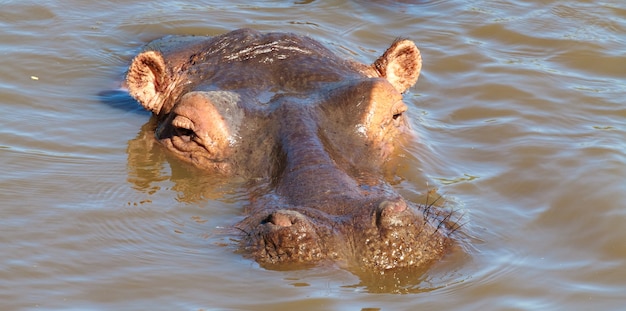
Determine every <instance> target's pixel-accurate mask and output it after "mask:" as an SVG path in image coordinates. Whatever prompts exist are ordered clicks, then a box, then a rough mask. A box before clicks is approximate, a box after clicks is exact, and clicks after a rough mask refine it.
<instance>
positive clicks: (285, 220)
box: [267, 213, 293, 227]
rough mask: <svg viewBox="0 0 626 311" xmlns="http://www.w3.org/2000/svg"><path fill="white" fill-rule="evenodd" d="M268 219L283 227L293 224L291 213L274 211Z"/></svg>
mask: <svg viewBox="0 0 626 311" xmlns="http://www.w3.org/2000/svg"><path fill="white" fill-rule="evenodd" d="M267 221H268V222H270V223H272V224H274V225H276V226H281V227H289V226H291V225H292V224H293V222H292V221H291V218H290V217H289V215H285V214H283V213H272V214H271V215H269V217H268V218H267Z"/></svg>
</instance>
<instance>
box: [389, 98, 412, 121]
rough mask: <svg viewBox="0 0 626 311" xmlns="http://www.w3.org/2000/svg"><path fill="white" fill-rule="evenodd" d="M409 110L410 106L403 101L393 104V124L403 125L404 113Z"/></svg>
mask: <svg viewBox="0 0 626 311" xmlns="http://www.w3.org/2000/svg"><path fill="white" fill-rule="evenodd" d="M407 110H408V107H407V106H406V105H405V104H404V103H403V102H398V103H396V104H395V105H393V108H392V110H391V111H392V113H393V115H392V118H393V124H394V125H395V126H400V125H402V123H401V122H402V114H403V113H404V112H406V111H407Z"/></svg>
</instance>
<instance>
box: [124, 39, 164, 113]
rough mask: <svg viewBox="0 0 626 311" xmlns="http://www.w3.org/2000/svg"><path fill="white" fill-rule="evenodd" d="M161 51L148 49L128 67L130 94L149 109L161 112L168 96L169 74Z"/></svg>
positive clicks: (127, 82)
mask: <svg viewBox="0 0 626 311" xmlns="http://www.w3.org/2000/svg"><path fill="white" fill-rule="evenodd" d="M166 70H167V69H166V66H165V61H164V60H163V56H162V55H161V53H159V52H156V51H146V52H143V53H141V54H139V55H137V56H136V57H135V58H134V59H133V62H132V63H131V64H130V68H128V73H127V74H126V85H127V87H128V90H129V92H130V95H131V96H132V97H134V98H135V99H136V100H137V101H139V103H140V104H141V105H142V106H143V107H144V108H145V109H146V110H149V111H152V112H153V113H155V114H157V115H158V114H159V112H160V111H161V107H162V106H163V102H164V100H165V98H166V96H167V94H165V93H166V91H167V85H168V83H169V78H168V77H169V76H168V74H167V71H166Z"/></svg>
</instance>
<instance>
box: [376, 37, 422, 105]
mask: <svg viewBox="0 0 626 311" xmlns="http://www.w3.org/2000/svg"><path fill="white" fill-rule="evenodd" d="M372 66H373V67H374V69H376V71H378V74H379V75H380V76H381V77H383V78H386V79H387V80H388V81H389V82H390V83H391V84H392V85H393V86H394V87H395V88H396V90H398V92H400V93H404V92H405V91H406V90H408V89H409V88H410V87H411V86H413V84H415V82H417V78H418V77H419V75H420V70H421V69H422V56H421V54H420V51H419V50H418V49H417V47H416V46H415V43H413V41H410V40H404V39H398V40H396V41H395V42H394V43H392V44H391V47H389V48H388V49H387V51H385V54H383V55H382V56H381V57H379V58H378V59H377V60H376V61H375V62H374V64H373V65H372Z"/></svg>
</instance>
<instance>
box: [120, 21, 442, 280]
mask: <svg viewBox="0 0 626 311" xmlns="http://www.w3.org/2000/svg"><path fill="white" fill-rule="evenodd" d="M420 69H421V56H420V53H419V50H418V49H417V48H416V47H415V45H414V43H413V42H411V41H408V40H396V41H395V42H394V43H393V44H392V45H391V47H390V48H389V49H388V50H387V51H386V52H385V53H384V54H383V55H382V56H380V57H379V58H378V59H377V60H376V61H375V62H374V63H373V64H372V65H365V64H361V63H357V62H354V61H350V60H344V59H342V58H339V57H337V56H336V55H334V54H333V53H332V52H330V51H329V50H328V49H326V48H325V47H323V46H322V45H321V44H320V43H318V42H316V41H314V40H312V39H310V38H307V37H303V36H298V35H294V34H288V33H265V34H264V33H259V32H256V31H254V30H249V29H242V30H236V31H233V32H230V33H226V34H224V35H221V36H217V37H192V36H189V37H165V38H163V39H159V40H156V41H154V42H152V43H150V44H148V45H147V46H146V47H145V48H144V50H143V51H142V52H141V53H140V54H139V55H138V56H136V57H135V58H134V60H133V61H132V64H131V65H130V68H129V70H128V74H127V80H126V84H127V87H128V90H129V91H130V94H131V95H132V96H133V97H134V98H135V99H137V100H138V101H139V103H141V105H142V106H143V107H144V108H145V109H147V110H149V111H151V112H153V114H154V115H155V116H156V118H157V129H156V131H155V137H156V139H157V141H159V142H160V143H161V144H162V145H163V146H165V148H167V149H168V150H169V151H170V152H171V153H172V154H174V155H176V156H177V157H179V158H181V159H183V160H184V161H187V162H189V163H192V164H193V165H195V166H196V167H198V168H199V169H202V170H205V171H206V174H219V175H221V176H233V177H235V176H236V177H243V178H246V179H248V180H250V181H254V183H255V186H254V187H253V188H254V190H251V200H250V201H251V203H250V206H248V207H247V213H248V216H247V217H246V218H245V219H244V220H243V221H241V222H239V223H238V224H236V225H235V227H236V228H238V229H239V230H240V231H241V232H242V237H241V243H242V245H241V248H242V250H243V252H244V253H245V254H248V255H250V256H251V257H253V258H254V259H255V260H256V261H257V262H259V263H260V264H261V265H263V266H265V267H268V268H281V267H286V266H294V265H295V266H296V267H300V266H303V265H308V264H315V263H318V262H321V261H326V260H329V261H334V262H338V263H342V264H346V265H348V266H349V267H352V268H358V269H364V270H373V271H385V270H388V269H394V268H421V267H424V266H426V265H428V264H429V263H432V262H433V261H436V260H438V259H439V258H441V257H442V256H443V255H444V254H445V253H446V251H447V250H448V248H449V247H450V246H451V244H452V240H451V238H450V234H451V231H453V230H454V229H453V228H451V227H454V224H452V225H450V224H449V223H450V221H449V220H448V216H449V214H445V213H443V212H437V211H435V209H434V208H430V207H423V206H418V205H415V204H412V203H410V202H407V201H405V200H404V199H403V198H402V197H401V196H400V195H398V194H397V193H396V192H395V191H394V190H393V189H392V188H391V186H389V185H388V184H387V183H385V181H384V180H383V177H382V172H381V166H382V164H383V162H384V161H385V159H386V158H388V157H389V156H390V155H391V153H392V151H393V149H394V145H395V144H396V141H397V139H398V137H399V135H402V134H403V133H406V132H407V131H408V128H407V122H406V115H405V111H406V110H407V106H406V105H405V104H404V103H403V102H402V93H403V92H405V91H407V90H408V89H409V88H410V87H411V86H412V85H413V84H415V82H416V81H417V78H418V75H419V72H420Z"/></svg>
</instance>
